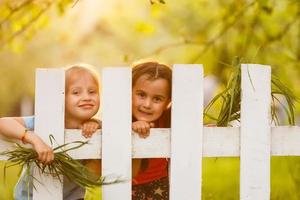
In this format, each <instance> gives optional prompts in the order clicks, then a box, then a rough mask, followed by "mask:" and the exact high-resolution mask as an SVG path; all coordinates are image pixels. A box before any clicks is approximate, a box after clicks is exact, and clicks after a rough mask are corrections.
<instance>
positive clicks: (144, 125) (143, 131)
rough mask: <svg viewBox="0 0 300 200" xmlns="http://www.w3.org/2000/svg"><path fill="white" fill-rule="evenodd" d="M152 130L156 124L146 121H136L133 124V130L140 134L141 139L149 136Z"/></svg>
mask: <svg viewBox="0 0 300 200" xmlns="http://www.w3.org/2000/svg"><path fill="white" fill-rule="evenodd" d="M150 128H154V123H151V122H150V123H149V122H145V121H135V122H133V123H132V130H133V131H134V132H136V133H138V134H139V136H140V137H141V138H146V137H148V136H149V134H150Z"/></svg>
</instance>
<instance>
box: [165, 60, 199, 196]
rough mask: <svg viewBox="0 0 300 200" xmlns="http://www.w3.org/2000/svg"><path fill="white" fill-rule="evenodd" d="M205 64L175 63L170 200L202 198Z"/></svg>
mask: <svg viewBox="0 0 300 200" xmlns="http://www.w3.org/2000/svg"><path fill="white" fill-rule="evenodd" d="M202 88H203V68H202V65H174V67H173V88H172V121H171V124H172V127H171V170H170V174H171V176H170V199H171V200H182V199H189V200H199V199H201V177H202V172H201V171H202V133H203V125H202V124H203V116H202V115H203V114H202V113H203V89H202Z"/></svg>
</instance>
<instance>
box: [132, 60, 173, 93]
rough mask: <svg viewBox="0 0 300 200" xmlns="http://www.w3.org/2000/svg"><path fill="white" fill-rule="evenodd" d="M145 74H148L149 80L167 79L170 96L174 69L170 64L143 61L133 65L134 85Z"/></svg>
mask: <svg viewBox="0 0 300 200" xmlns="http://www.w3.org/2000/svg"><path fill="white" fill-rule="evenodd" d="M143 75H146V76H147V80H156V79H165V80H167V81H168V83H169V87H170V97H171V87H172V70H171V68H170V67H169V66H167V65H165V64H161V63H158V62H142V63H138V64H136V65H133V69H132V87H133V86H134V85H135V83H136V81H137V80H138V79H139V78H140V77H141V76H143Z"/></svg>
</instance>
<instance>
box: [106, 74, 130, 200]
mask: <svg viewBox="0 0 300 200" xmlns="http://www.w3.org/2000/svg"><path fill="white" fill-rule="evenodd" d="M102 85H103V98H102V99H103V100H102V101H103V104H102V110H103V112H102V131H103V135H102V139H103V140H102V147H103V148H102V175H103V176H106V177H108V176H112V177H120V178H121V179H123V180H127V181H125V182H122V183H119V184H111V185H106V186H103V190H102V191H103V193H102V196H103V200H120V199H122V200H123V199H124V200H130V199H131V151H132V150H131V69H130V68H105V69H103V84H102Z"/></svg>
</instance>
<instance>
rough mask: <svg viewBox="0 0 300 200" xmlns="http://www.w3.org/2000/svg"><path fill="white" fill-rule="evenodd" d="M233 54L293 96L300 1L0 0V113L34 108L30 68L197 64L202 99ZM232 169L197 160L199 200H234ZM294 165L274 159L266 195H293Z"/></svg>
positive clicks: (298, 164)
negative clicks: (268, 69) (264, 68)
mask: <svg viewBox="0 0 300 200" xmlns="http://www.w3.org/2000/svg"><path fill="white" fill-rule="evenodd" d="M236 58H239V59H241V60H242V62H243V63H259V64H266V65H271V66H272V73H273V74H274V75H277V76H278V77H279V78H280V80H281V81H282V82H283V83H284V84H285V85H286V86H287V87H288V88H290V89H291V90H292V91H293V92H294V94H295V95H296V96H298V97H299V96H300V87H299V85H300V78H299V77H300V1H299V0H280V1H279V0H214V1H210V0H182V1H171V0H164V1H162V0H152V1H151V0H126V1H124V0H106V1H105V0H57V1H54V0H0V117H3V116H19V115H32V114H33V113H34V110H33V107H34V106H33V105H34V80H35V69H36V68H41V67H63V66H66V65H69V64H73V63H79V62H84V63H89V64H92V65H95V66H97V67H106V66H130V65H131V64H132V63H133V62H134V61H137V60H140V59H152V60H158V61H160V62H164V63H167V64H170V65H172V64H176V63H201V64H204V71H205V75H206V83H207V85H206V89H205V91H206V94H205V96H206V99H205V101H206V102H207V101H208V100H209V99H208V98H210V97H212V96H214V95H215V94H216V93H217V92H220V91H221V90H222V88H224V86H225V85H226V83H227V80H228V78H229V76H230V72H231V71H232V69H233V66H232V65H231V64H232V62H233V61H234V60H235V59H236ZM295 106H296V124H298V125H299V114H300V105H299V103H296V104H295ZM286 122H287V120H286V119H285V118H284V116H282V123H283V124H285V123H286ZM238 166H239V160H238V159H237V158H234V159H233V158H228V159H227V158H226V159H225V158H222V159H220V158H219V159H218V158H216V159H205V160H204V167H203V170H204V171H203V173H204V175H203V178H204V180H203V199H239V196H238V195H239V194H238V193H239V185H238V184H239V178H238V175H239V174H238V171H239V167H238ZM297 169H300V160H299V159H298V158H295V157H294V158H293V157H290V158H287V157H284V158H272V194H271V197H272V199H300V191H299V190H298V188H299V183H300V171H299V170H297Z"/></svg>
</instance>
